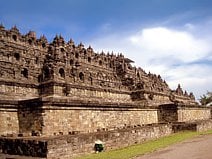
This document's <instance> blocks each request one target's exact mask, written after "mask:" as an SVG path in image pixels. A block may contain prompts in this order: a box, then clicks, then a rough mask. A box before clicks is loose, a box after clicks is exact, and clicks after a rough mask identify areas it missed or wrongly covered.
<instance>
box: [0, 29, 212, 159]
mask: <svg viewBox="0 0 212 159" xmlns="http://www.w3.org/2000/svg"><path fill="white" fill-rule="evenodd" d="M132 62H133V61H132V60H130V59H128V58H126V57H124V56H123V55H122V54H120V53H118V54H113V53H111V54H110V53H107V54H106V53H104V52H102V53H96V52H94V50H93V49H92V48H91V47H90V46H89V47H88V48H85V47H84V45H83V44H82V43H80V44H79V45H76V44H74V42H73V40H70V41H69V42H65V40H64V39H63V37H62V36H56V37H55V38H54V39H53V41H52V42H50V43H48V41H47V39H46V38H45V36H41V37H40V38H37V37H36V34H35V32H32V31H30V32H29V33H27V34H26V35H22V34H21V33H20V32H19V30H18V29H17V28H16V27H13V28H11V29H9V30H6V29H5V28H4V27H3V26H2V25H0V119H1V122H0V135H3V136H14V138H15V136H19V137H20V136H24V137H27V136H28V137H29V136H37V137H36V141H40V140H37V139H41V138H42V137H43V136H45V137H47V138H48V137H56V136H57V135H60V136H64V137H65V135H67V134H72V135H73V134H80V133H89V134H90V135H94V136H91V137H90V136H86V135H85V136H81V137H80V136H78V137H77V138H76V139H74V138H72V137H70V138H68V139H67V140H66V137H65V138H64V139H63V138H62V139H61V138H60V139H58V140H56V139H54V140H53V141H52V142H53V143H52V144H51V146H52V147H51V146H50V147H49V149H48V150H49V154H48V155H49V156H52V157H53V156H54V155H56V156H57V154H58V155H63V154H64V157H63V158H65V157H67V158H68V157H69V156H72V155H74V154H80V153H84V151H83V152H82V148H83V149H84V150H85V152H91V147H92V146H93V139H94V138H95V139H96V138H98V137H97V136H96V135H97V134H98V133H97V132H99V131H102V130H104V131H106V132H108V133H106V132H104V133H100V134H99V135H100V137H101V135H103V136H104V137H101V139H103V140H104V141H105V142H106V143H107V145H109V146H108V147H112V148H113V147H115V148H117V147H119V146H123V145H129V144H133V143H134V142H140V140H143V138H144V139H148V138H154V137H160V136H161V135H166V134H167V135H168V134H170V129H169V126H167V127H166V126H165V127H164V126H154V125H153V126H150V127H145V128H143V127H142V128H141V129H134V128H132V127H134V126H142V125H146V124H153V123H164V122H165V123H170V122H177V121H180V122H185V121H194V120H206V119H209V118H211V110H210V108H203V107H199V106H198V104H197V102H195V98H194V95H193V93H190V94H188V93H187V92H186V91H185V92H184V91H183V90H182V88H181V86H180V85H178V87H177V89H176V90H171V89H170V88H169V86H168V85H167V83H166V81H164V80H163V79H162V78H161V76H160V75H155V74H152V73H146V72H145V71H144V70H143V69H141V68H136V67H133V66H132V65H131V63H132ZM208 125H210V124H208ZM208 125H207V124H206V125H202V126H201V127H202V128H199V129H206V128H205V127H209V126H208ZM124 127H128V128H129V129H127V130H123V131H118V130H117V129H123V128H124ZM113 130H114V131H113ZM163 131H164V132H163ZM161 132H163V133H164V134H161ZM166 132H167V133H166ZM92 133H93V134H92ZM96 133H97V134H96ZM120 136H123V138H121V137H120ZM75 137H76V136H75ZM128 138H129V139H130V141H129V143H128V142H126V141H127V139H128ZM84 139H85V140H86V141H84ZM69 140H70V141H69ZM72 140H73V141H72ZM87 140H88V141H89V142H88V141H87ZM8 141H9V140H8ZM19 141H21V142H20V143H22V142H23V143H24V142H25V140H23V141H22V140H17V142H19ZM17 142H16V141H12V143H11V144H12V147H16V146H15V145H17ZM26 142H28V140H27V141H26ZM29 142H30V143H31V140H29ZM48 142H49V143H51V142H50V140H49V141H48ZM54 142H56V143H54ZM57 142H58V143H57ZM119 142H120V144H122V145H119ZM14 143H15V145H14ZM69 143H70V144H69ZM84 144H85V145H84ZM117 144H118V145H117ZM27 145H28V144H27ZM29 145H30V144H29ZM56 145H60V146H61V148H59V147H57V146H56ZM33 146H35V147H34V148H32V152H33V153H34V152H35V150H36V147H37V145H36V143H34V141H33V142H32V145H31V147H33ZM54 146H55V148H53V147H54ZM67 146H70V147H67ZM78 146H80V147H78ZM86 146H87V147H86ZM16 148H17V147H16ZM16 148H15V152H16V150H17V151H18V149H16ZM79 148H80V149H79ZM24 151H25V150H24ZM39 151H40V150H39ZM69 151H70V153H71V152H72V153H74V154H70V153H69ZM62 152H64V153H62ZM5 153H7V152H6V151H5ZM28 154H29V153H28V151H27V152H23V153H22V154H21V155H28ZM30 155H31V152H30ZM38 156H39V155H38ZM59 157H60V156H59Z"/></svg>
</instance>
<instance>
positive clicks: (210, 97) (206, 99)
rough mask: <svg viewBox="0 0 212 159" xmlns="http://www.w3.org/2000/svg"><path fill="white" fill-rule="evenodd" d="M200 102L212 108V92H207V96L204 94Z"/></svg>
mask: <svg viewBox="0 0 212 159" xmlns="http://www.w3.org/2000/svg"><path fill="white" fill-rule="evenodd" d="M199 101H200V103H201V104H202V105H207V106H212V92H207V93H206V94H203V95H202V96H201V97H200V99H199Z"/></svg>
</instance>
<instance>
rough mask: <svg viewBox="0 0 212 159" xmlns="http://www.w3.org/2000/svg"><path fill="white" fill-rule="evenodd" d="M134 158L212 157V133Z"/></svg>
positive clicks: (211, 158) (192, 158)
mask: <svg viewBox="0 0 212 159" xmlns="http://www.w3.org/2000/svg"><path fill="white" fill-rule="evenodd" d="M134 159H212V135H203V136H199V137H196V138H193V139H189V140H186V141H184V142H182V143H179V144H175V145H172V146H169V147H167V148H164V149H161V150H158V151H156V152H153V153H151V154H147V155H143V156H140V157H136V158H134Z"/></svg>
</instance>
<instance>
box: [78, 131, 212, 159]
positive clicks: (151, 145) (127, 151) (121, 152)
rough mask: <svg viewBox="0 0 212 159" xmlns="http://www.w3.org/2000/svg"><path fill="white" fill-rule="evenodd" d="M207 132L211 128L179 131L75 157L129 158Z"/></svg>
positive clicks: (85, 158)
mask: <svg viewBox="0 0 212 159" xmlns="http://www.w3.org/2000/svg"><path fill="white" fill-rule="evenodd" d="M207 134H212V130H210V131H207V132H203V133H198V132H189V131H186V132H180V133H176V134H172V135H170V136H167V137H162V138H159V139H157V140H151V141H147V142H145V143H142V144H138V145H133V146H129V147H126V148H122V149H117V150H111V151H106V152H101V153H98V154H90V155H85V156H82V157H77V158H76V159H130V158H133V157H136V156H139V155H143V154H146V153H150V152H153V151H156V150H158V149H161V148H164V147H167V146H169V145H172V144H175V143H178V142H182V141H184V140H186V139H190V138H193V137H195V136H198V135H207Z"/></svg>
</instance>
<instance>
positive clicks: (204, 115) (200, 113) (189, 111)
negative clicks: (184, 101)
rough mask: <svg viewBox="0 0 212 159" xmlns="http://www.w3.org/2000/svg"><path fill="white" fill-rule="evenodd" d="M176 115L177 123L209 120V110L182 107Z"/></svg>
mask: <svg viewBox="0 0 212 159" xmlns="http://www.w3.org/2000/svg"><path fill="white" fill-rule="evenodd" d="M177 114H178V122H187V121H194V120H207V119H210V118H211V108H206V107H205V108H203V107H201V108H200V107H199V108H198V107H193V108H189V107H182V108H178V111H177Z"/></svg>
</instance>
